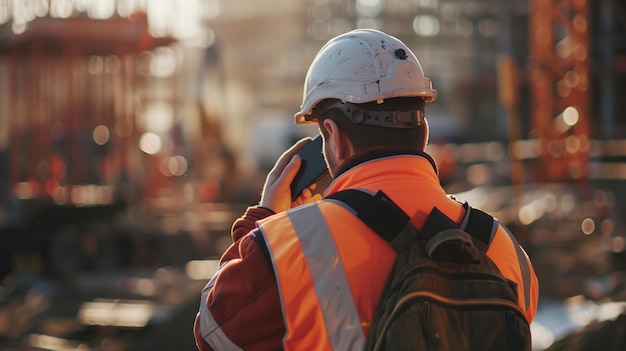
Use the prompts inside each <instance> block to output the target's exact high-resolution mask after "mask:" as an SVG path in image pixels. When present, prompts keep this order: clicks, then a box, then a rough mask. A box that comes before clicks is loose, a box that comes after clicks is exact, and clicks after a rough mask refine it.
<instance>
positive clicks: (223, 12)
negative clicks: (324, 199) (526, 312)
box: [0, 0, 626, 351]
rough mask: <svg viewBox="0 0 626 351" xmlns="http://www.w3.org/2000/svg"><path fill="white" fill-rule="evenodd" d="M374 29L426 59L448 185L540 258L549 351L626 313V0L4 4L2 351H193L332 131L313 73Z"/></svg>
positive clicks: (52, 0) (59, 0) (35, 0)
mask: <svg viewBox="0 0 626 351" xmlns="http://www.w3.org/2000/svg"><path fill="white" fill-rule="evenodd" d="M354 28H376V29H381V30H384V31H386V32H388V33H389V34H392V35H394V36H396V37H398V38H400V39H401V40H403V41H404V42H405V43H407V44H408V45H409V47H411V48H412V49H413V51H414V52H415V53H416V55H417V56H418V58H419V59H420V61H421V64H422V67H423V69H424V71H425V74H426V76H428V77H429V78H431V79H432V81H433V84H434V88H435V89H437V90H438V96H439V98H438V100H437V101H436V102H435V103H433V104H429V105H428V106H427V111H426V114H427V117H428V119H429V123H430V125H431V129H432V136H431V141H430V145H429V148H428V151H429V152H430V153H431V154H432V155H433V156H434V158H435V160H436V161H437V163H438V165H439V168H440V175H441V181H442V184H443V185H444V186H445V188H446V190H447V191H448V192H449V193H451V194H455V195H456V197H457V198H459V199H460V200H467V201H469V202H470V203H471V204H472V205H474V206H477V207H482V208H483V209H485V210H487V211H488V212H490V213H491V214H493V215H495V216H497V217H498V218H500V219H501V220H503V221H504V222H505V223H507V225H508V226H509V227H510V228H511V229H512V230H513V231H514V233H515V234H516V235H517V238H518V240H519V241H520V242H521V243H522V244H523V245H524V247H525V248H526V249H527V251H528V253H529V255H530V256H531V258H532V259H533V262H534V264H535V268H536V270H537V273H538V275H539V279H540V284H541V302H540V308H539V313H538V315H537V318H536V320H535V322H534V323H533V325H532V328H533V348H534V349H535V350H548V349H551V350H557V349H558V350H566V349H572V348H567V346H564V345H567V343H568V342H569V341H568V340H569V339H568V337H572V336H573V335H575V334H574V333H584V332H586V331H588V330H599V329H601V327H604V326H610V325H611V322H615V321H621V320H623V318H626V317H624V314H623V311H624V310H623V309H624V301H626V275H625V274H624V269H626V251H625V250H626V240H625V239H626V231H625V223H624V222H625V221H624V220H623V218H624V216H625V215H626V203H625V202H624V200H623V198H624V196H625V195H626V186H625V185H626V183H625V180H626V103H625V101H626V3H624V2H623V1H618V0H597V1H590V0H559V1H557V0H255V1H244V0H228V1H226V0H0V183H2V185H1V186H0V349H2V350H80V351H84V350H103V351H110V350H116V351H117V350H194V349H195V347H194V344H193V338H192V332H191V328H192V323H193V317H194V315H195V310H196V309H197V307H198V304H199V292H200V290H201V288H202V286H203V285H204V284H205V283H206V281H207V280H208V279H209V278H210V277H211V275H212V274H213V272H214V271H215V270H216V268H217V259H218V258H219V256H220V254H221V253H222V252H223V250H224V249H225V248H226V247H227V245H229V243H230V242H231V240H230V237H229V231H230V226H231V224H232V222H233V220H234V219H235V218H236V217H238V216H239V215H240V214H241V213H242V212H243V211H244V210H245V208H246V206H248V205H251V204H255V203H256V202H258V200H259V193H260V191H261V187H262V185H263V181H264V179H265V174H266V173H267V171H268V170H269V168H271V166H272V165H273V163H274V161H275V160H276V158H277V157H278V156H279V155H280V154H281V153H282V152H283V151H284V150H285V149H286V148H287V147H289V146H290V145H291V144H292V143H293V142H294V141H295V140H297V139H299V138H301V137H304V136H310V135H313V134H314V133H316V130H315V128H313V127H300V126H298V127H296V126H295V125H294V124H293V114H294V112H296V111H298V108H299V105H300V102H301V96H302V84H303V81H304V75H305V73H306V70H307V68H308V65H309V64H310V62H311V61H312V59H313V57H314V55H315V53H316V52H317V50H319V48H320V47H321V46H322V45H323V44H324V43H325V42H326V41H327V40H328V39H330V38H331V37H333V36H335V35H338V34H341V33H343V32H345V31H348V30H351V29H354ZM622 325H623V324H622ZM622 328H623V327H622ZM607 333H608V332H607ZM617 333H621V334H623V333H626V330H618V331H617ZM583 335H584V334H583ZM607 335H609V334H607ZM581 338H582V337H579V339H577V340H578V341H577V344H578V347H579V348H577V350H579V349H584V348H583V346H584V345H586V344H585V343H584V341H580V340H585V339H584V338H582V339H581ZM606 338H607V339H608V338H609V336H607V337H606ZM601 339H602V338H601ZM581 345H583V346H581ZM588 349H589V350H591V349H593V350H596V349H603V348H602V346H601V345H598V344H597V343H596V344H594V345H593V348H588Z"/></svg>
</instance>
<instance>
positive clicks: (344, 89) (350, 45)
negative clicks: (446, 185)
mask: <svg viewBox="0 0 626 351" xmlns="http://www.w3.org/2000/svg"><path fill="white" fill-rule="evenodd" d="M394 97H421V98H423V99H424V100H425V101H426V102H432V101H435V99H436V98H437V91H436V90H434V89H433V88H432V83H431V82H430V79H428V78H426V77H424V72H423V71H422V66H421V65H420V63H419V61H418V60H417V58H416V57H415V54H413V52H412V51H411V50H410V49H409V48H408V47H407V46H406V45H405V44H404V43H403V42H401V41H400V40H399V39H397V38H394V37H392V36H390V35H388V34H386V33H383V32H381V31H378V30H373V29H356V30H353V31H350V32H348V33H345V34H342V35H340V36H338V37H335V38H333V39H331V40H330V41H328V43H326V44H325V45H324V46H323V47H322V48H321V49H320V51H319V52H318V53H317V55H316V56H315V59H313V62H312V63H311V66H310V67H309V71H308V72H307V75H306V79H305V82H304V92H303V94H302V105H301V106H300V112H298V113H296V114H295V116H294V118H295V122H296V124H301V123H313V120H311V119H310V118H307V116H310V115H311V112H312V110H313V107H315V105H316V104H317V103H318V102H320V101H322V100H324V99H339V100H341V101H344V102H351V103H356V104H361V103H366V102H372V101H383V100H384V99H389V98H394Z"/></svg>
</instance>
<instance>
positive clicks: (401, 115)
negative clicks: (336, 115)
mask: <svg viewBox="0 0 626 351" xmlns="http://www.w3.org/2000/svg"><path fill="white" fill-rule="evenodd" d="M320 105H323V103H320V104H318V106H316V107H314V108H313V110H314V111H316V112H318V113H325V112H328V111H330V110H339V111H341V112H343V114H344V115H345V116H347V117H348V118H349V119H350V120H351V121H352V122H354V123H363V124H369V125H373V126H378V127H385V128H416V127H419V126H421V125H423V124H424V113H423V112H422V111H420V110H409V111H377V110H376V111H375V110H365V109H362V108H361V107H359V106H358V105H356V104H352V103H349V102H339V101H338V102H334V103H333V104H332V105H330V106H320ZM314 115H315V112H314V113H313V114H311V115H310V117H313V116H314Z"/></svg>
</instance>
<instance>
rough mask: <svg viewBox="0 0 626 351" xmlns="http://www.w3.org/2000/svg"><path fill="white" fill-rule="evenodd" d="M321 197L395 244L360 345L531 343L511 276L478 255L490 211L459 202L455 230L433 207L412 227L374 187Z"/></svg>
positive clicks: (456, 350)
mask: <svg viewBox="0 0 626 351" xmlns="http://www.w3.org/2000/svg"><path fill="white" fill-rule="evenodd" d="M327 198H330V199H334V200H339V201H341V202H343V203H345V204H346V205H348V206H349V207H351V208H352V209H353V210H354V211H355V212H356V215H357V216H358V217H359V218H360V219H361V220H362V221H363V222H365V223H366V224H367V225H368V226H369V227H370V228H371V229H372V230H374V231H375V232H376V233H377V234H378V235H380V236H381V237H382V238H384V239H385V240H386V241H387V242H389V243H390V244H391V245H392V247H393V248H394V249H395V250H396V251H397V252H398V256H397V258H396V260H395V262H394V265H393V267H392V269H391V271H390V273H389V276H388V278H387V281H386V283H385V286H384V288H383V291H382V294H381V298H380V300H379V302H378V305H377V308H376V310H375V313H374V319H373V322H372V325H371V328H370V332H369V336H368V339H367V344H366V347H365V350H367V351H373V350H376V351H381V350H429V351H439V350H440V351H444V350H447V351H463V350H480V351H506V350H520V351H521V350H524V351H530V350H531V347H532V345H531V335H530V328H529V324H528V322H527V320H526V317H525V314H524V312H523V311H522V309H521V308H520V307H519V305H518V302H517V301H518V299H517V289H516V288H515V284H514V283H512V282H510V281H509V280H507V279H505V278H504V277H503V276H502V274H501V273H500V271H499V270H498V268H497V267H496V265H495V264H494V263H493V261H492V260H491V259H490V258H489V257H487V255H486V250H487V248H488V244H489V242H490V238H491V231H492V227H493V226H494V225H497V221H494V218H493V217H491V216H490V215H488V214H486V213H485V212H482V211H480V210H477V209H474V208H471V207H470V206H469V205H467V203H465V204H464V207H465V208H466V211H469V212H468V215H467V216H466V218H467V222H466V223H467V224H466V225H465V226H464V229H463V230H461V229H459V226H458V225H457V224H456V223H455V222H454V221H453V220H451V219H450V218H448V217H447V216H445V214H443V213H442V212H441V211H439V210H438V209H437V208H435V209H433V211H432V212H431V213H430V215H429V216H428V218H427V220H426V222H425V224H424V227H423V228H422V230H421V231H420V232H418V231H417V230H416V229H415V227H414V226H413V225H412V224H411V221H410V217H409V216H408V215H406V214H405V213H404V211H402V210H401V209H400V208H399V207H398V206H397V205H395V204H394V203H393V202H392V201H391V199H389V198H388V197H387V196H386V195H385V194H384V193H383V192H382V191H379V192H378V193H377V194H376V195H371V194H369V193H366V192H363V191H360V190H355V189H350V190H344V191H341V192H338V193H335V194H332V195H330V196H328V197H327ZM464 223H465V221H464Z"/></svg>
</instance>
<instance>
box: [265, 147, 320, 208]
mask: <svg viewBox="0 0 626 351" xmlns="http://www.w3.org/2000/svg"><path fill="white" fill-rule="evenodd" d="M311 140H312V139H311V138H308V137H307V138H304V139H301V140H299V141H298V142H297V143H295V144H294V145H293V146H292V147H291V148H289V150H287V151H285V152H284V153H283V154H282V155H281V156H280V157H279V158H278V161H276V164H275V165H274V168H272V170H271V171H270V172H269V173H268V175H267V178H266V179H265V185H264V186H263V192H262V193H261V202H260V203H259V204H260V205H261V206H263V207H265V208H269V209H270V210H272V211H274V212H276V213H279V212H283V211H286V210H288V209H290V208H291V207H293V206H297V205H298V204H297V202H298V200H300V202H302V200H303V199H300V198H298V199H296V202H294V203H293V204H292V202H291V182H293V179H294V178H295V177H296V174H297V173H298V170H299V169H300V165H301V164H302V160H301V159H300V156H298V155H296V153H297V152H298V151H300V150H301V149H302V148H303V147H304V146H305V145H306V144H308V143H310V142H311ZM310 194H311V193H310V191H309V197H310V196H311V195H310ZM303 195H304V194H303ZM301 197H302V196H301Z"/></svg>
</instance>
